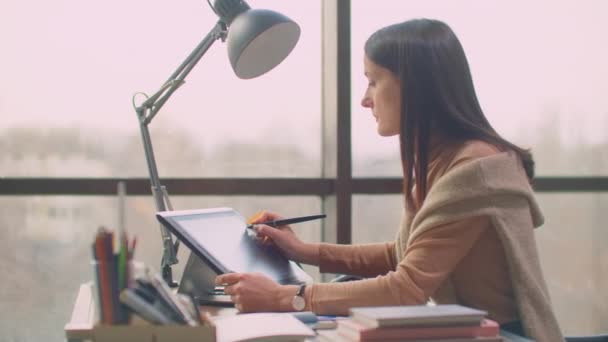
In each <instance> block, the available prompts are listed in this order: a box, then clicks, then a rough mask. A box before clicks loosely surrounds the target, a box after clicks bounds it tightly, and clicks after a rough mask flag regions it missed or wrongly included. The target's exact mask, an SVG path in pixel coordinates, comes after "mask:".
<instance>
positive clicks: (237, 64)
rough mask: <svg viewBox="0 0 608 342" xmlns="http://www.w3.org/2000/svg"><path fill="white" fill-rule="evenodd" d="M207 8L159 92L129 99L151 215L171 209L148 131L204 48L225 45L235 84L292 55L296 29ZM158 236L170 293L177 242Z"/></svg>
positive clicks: (228, 7) (264, 16)
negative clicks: (206, 20)
mask: <svg viewBox="0 0 608 342" xmlns="http://www.w3.org/2000/svg"><path fill="white" fill-rule="evenodd" d="M207 2H208V3H209V6H210V7H211V9H212V10H213V12H215V14H217V16H218V17H219V20H218V22H217V23H216V24H215V26H214V27H213V28H212V29H211V31H210V32H209V33H208V34H207V35H206V36H205V37H204V38H203V40H202V41H201V42H200V43H199V45H198V46H197V47H196V48H195V49H194V50H193V51H192V52H191V53H190V55H189V56H188V57H187V58H186V60H185V61H184V62H183V63H182V64H181V65H180V66H179V67H178V69H177V70H176V71H175V72H174V73H173V74H172V75H171V77H169V79H168V80H167V81H166V82H165V83H164V84H163V86H162V87H161V88H160V90H158V91H157V92H156V93H154V94H153V95H152V96H149V97H148V96H147V95H146V94H143V93H137V94H135V95H134V96H133V107H134V108H135V112H136V113H137V118H138V120H139V127H140V131H141V136H142V139H143V145H144V152H145V154H146V162H147V164H148V171H149V173H150V183H151V187H152V195H153V197H154V201H155V203H156V209H157V211H166V210H167V209H169V210H173V208H172V205H171V202H170V201H169V196H168V193H167V190H166V188H165V187H164V186H163V185H161V183H160V180H159V177H158V170H157V168H156V162H155V159H154V152H153V150H152V142H151V140H150V132H149V131H148V125H149V124H150V122H151V121H152V119H153V118H154V116H155V115H156V114H157V113H158V111H159V110H160V109H161V107H162V106H163V105H164V104H165V102H167V100H168V99H169V97H170V96H171V95H172V94H173V92H174V91H175V90H177V88H179V87H180V86H181V85H182V84H184V79H185V78H186V76H187V75H188V73H190V71H191V70H192V68H194V66H195V65H196V63H197V62H198V61H199V60H200V59H201V57H202V56H203V55H204V54H205V52H207V50H208V49H209V47H211V45H212V44H213V43H214V42H215V41H216V40H218V39H221V40H222V42H226V45H227V48H228V58H229V59H230V64H231V65H232V69H233V70H234V72H235V74H236V75H237V76H238V77H239V78H242V79H250V78H254V77H257V76H260V75H262V74H264V73H266V72H268V71H270V70H271V69H272V68H274V67H275V66H277V65H278V64H279V63H281V62H282V61H283V59H285V57H287V55H289V53H290V52H291V50H293V48H294V47H295V45H296V43H297V41H298V39H299V37H300V27H299V26H298V24H296V23H295V22H293V21H292V20H291V19H289V18H287V17H286V16H284V15H282V14H280V13H277V12H274V11H270V10H263V9H251V7H249V5H248V4H247V3H246V2H245V1H243V0H215V2H214V4H213V5H212V4H211V2H210V0H207ZM140 94H141V95H143V96H144V97H145V101H144V102H143V103H141V104H140V105H137V104H136V103H135V97H136V96H137V95H140ZM160 233H161V237H162V241H163V255H162V259H161V266H160V267H161V273H162V276H163V279H164V280H165V281H166V282H167V284H169V285H170V286H173V287H175V286H177V284H176V283H175V282H174V281H173V279H172V273H171V265H175V264H177V262H178V260H177V257H176V255H177V249H178V247H179V241H178V240H177V239H176V241H175V244H174V243H173V238H172V236H171V233H170V232H169V231H168V230H167V229H166V228H165V227H163V226H162V225H160Z"/></svg>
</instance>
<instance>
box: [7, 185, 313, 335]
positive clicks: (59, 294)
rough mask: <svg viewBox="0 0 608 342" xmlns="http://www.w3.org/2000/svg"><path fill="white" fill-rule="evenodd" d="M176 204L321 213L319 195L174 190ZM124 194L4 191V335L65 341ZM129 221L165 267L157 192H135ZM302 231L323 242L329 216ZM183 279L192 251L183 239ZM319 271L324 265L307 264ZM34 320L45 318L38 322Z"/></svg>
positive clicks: (145, 254) (140, 256)
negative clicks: (94, 247) (98, 241)
mask: <svg viewBox="0 0 608 342" xmlns="http://www.w3.org/2000/svg"><path fill="white" fill-rule="evenodd" d="M172 200H173V202H174V203H173V204H174V205H175V208H176V209H191V208H208V207H220V206H229V207H232V208H235V209H236V210H237V211H239V212H240V213H241V214H243V215H244V216H249V215H251V214H253V213H254V212H256V211H257V210H260V209H265V208H268V209H270V210H273V211H276V212H278V213H281V214H282V215H285V216H292V215H293V216H301V215H310V214H316V213H319V212H320V210H321V201H320V199H319V198H318V197H312V196H307V197H297V196H290V197H289V198H287V199H286V198H284V197H283V198H281V197H272V196H270V197H262V196H256V197H174V198H172ZM117 208H118V200H117V199H116V198H111V197H97V196H91V197H89V196H87V197H82V196H79V197H77V196H31V197H24V196H10V197H6V196H5V197H0V227H3V230H2V239H1V240H0V272H1V273H2V274H3V275H4V277H3V278H2V282H0V310H1V311H2V312H4V313H6V312H9V310H10V313H11V314H10V315H3V317H2V319H1V320H0V340H3V341H6V340H8V341H63V340H64V339H65V338H64V333H63V326H64V325H65V323H67V321H68V320H69V318H70V315H71V313H72V307H73V304H74V301H75V299H76V294H77V291H78V287H79V285H80V284H81V283H83V282H87V281H91V280H92V279H94V277H93V273H92V268H91V266H90V260H91V247H90V246H91V242H92V241H93V238H94V235H95V231H96V230H97V227H98V226H100V225H105V226H107V227H108V228H113V229H116V227H117V225H118V221H119V218H118V214H117V212H118V211H117ZM125 211H126V213H127V215H126V226H127V230H128V232H129V233H130V234H134V235H136V236H137V240H138V241H137V250H136V252H135V259H136V260H138V261H142V262H144V263H145V264H146V265H148V266H151V267H152V268H154V269H155V270H157V271H159V265H160V258H161V255H162V243H161V238H160V232H159V228H158V224H157V222H156V219H155V218H154V212H155V210H154V209H153V201H152V198H151V197H148V196H145V197H143V196H141V197H139V196H138V197H128V198H127V201H126V208H125ZM293 228H294V230H296V232H297V234H298V236H299V237H301V238H302V239H303V240H306V241H315V242H318V241H319V240H320V237H321V221H313V222H307V223H302V224H297V225H294V226H293ZM178 256H179V258H180V263H179V264H178V265H176V266H175V267H174V278H175V279H176V280H179V279H180V278H181V273H182V270H183V267H184V265H185V263H186V260H187V257H188V251H187V247H184V245H181V247H180V252H179V253H178ZM304 267H305V270H306V271H307V272H308V273H309V274H310V275H311V276H313V278H315V279H317V280H318V279H319V272H318V268H316V267H308V266H304ZM31 322H38V323H37V325H36V329H31Z"/></svg>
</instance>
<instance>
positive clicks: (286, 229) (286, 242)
mask: <svg viewBox="0 0 608 342" xmlns="http://www.w3.org/2000/svg"><path fill="white" fill-rule="evenodd" d="M281 219H282V217H281V216H279V215H277V214H275V213H271V212H267V211H263V212H261V213H259V214H257V215H256V217H255V219H254V220H253V221H251V222H250V223H252V224H256V223H257V222H268V221H276V220H281ZM253 229H254V230H255V232H256V233H257V237H258V239H259V240H260V241H261V243H262V244H265V245H268V244H274V245H275V246H277V247H278V248H279V249H280V250H281V252H283V254H284V255H285V256H286V257H287V258H288V259H290V260H294V261H297V262H303V263H305V264H310V265H318V264H319V245H318V244H311V243H304V242H302V241H301V240H300V239H298V237H297V236H296V234H295V233H294V232H293V230H292V229H291V227H290V226H278V227H276V228H275V227H271V226H267V225H256V226H254V228H253Z"/></svg>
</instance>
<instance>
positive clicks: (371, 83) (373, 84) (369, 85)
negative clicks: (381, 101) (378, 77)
mask: <svg viewBox="0 0 608 342" xmlns="http://www.w3.org/2000/svg"><path fill="white" fill-rule="evenodd" d="M375 85H376V82H374V81H369V82H368V83H367V86H368V87H373V86H375Z"/></svg>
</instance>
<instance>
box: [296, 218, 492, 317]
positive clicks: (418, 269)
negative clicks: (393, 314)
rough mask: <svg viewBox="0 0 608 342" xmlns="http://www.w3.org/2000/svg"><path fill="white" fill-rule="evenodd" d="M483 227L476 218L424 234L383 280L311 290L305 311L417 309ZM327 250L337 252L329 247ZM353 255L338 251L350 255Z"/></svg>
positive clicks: (317, 286) (483, 220) (484, 222)
mask: <svg viewBox="0 0 608 342" xmlns="http://www.w3.org/2000/svg"><path fill="white" fill-rule="evenodd" d="M489 226H491V223H490V219H489V218H488V217H486V216H479V217H472V218H468V219H464V220H461V221H456V222H452V223H448V224H444V225H441V226H438V227H436V228H434V229H430V230H428V231H426V232H424V233H422V234H420V235H419V236H418V237H417V238H416V239H415V240H414V241H412V243H411V245H410V246H409V248H408V249H407V251H406V252H405V255H404V257H403V259H402V260H401V262H400V263H399V264H398V265H397V266H396V268H395V269H394V270H392V271H389V272H388V273H386V274H385V275H382V276H377V277H375V278H371V279H364V280H359V281H352V282H345V283H318V284H314V285H312V286H311V288H310V290H309V291H306V297H307V300H306V302H307V309H308V310H311V311H313V312H315V313H316V314H337V315H347V314H348V309H349V308H351V307H356V306H379V305H414V304H423V303H425V302H426V301H427V300H428V298H429V297H430V296H431V295H432V294H433V293H434V292H435V290H436V289H437V288H438V287H439V286H440V285H441V283H442V281H443V280H444V279H446V277H448V275H449V274H450V273H451V272H452V271H453V270H454V269H455V268H456V266H457V265H458V263H459V261H460V260H461V259H462V258H463V257H464V256H465V255H466V254H467V253H468V251H469V250H470V249H471V247H472V246H473V245H474V244H475V242H476V241H477V240H478V239H479V238H480V236H481V234H482V233H483V232H484V231H485V229H486V228H488V227H489ZM326 248H327V247H326ZM376 248H378V247H376ZM330 250H333V251H334V252H335V251H338V249H336V250H334V249H333V247H332V248H331V249H330ZM326 251H327V250H326ZM356 251H357V250H356V249H348V250H346V249H345V250H342V251H339V252H342V253H352V254H356ZM354 259H356V258H354ZM341 265H346V263H342V264H341ZM354 265H357V266H359V265H363V263H361V262H355V263H354ZM349 266H352V265H349ZM370 273H373V272H370ZM375 273H379V272H375Z"/></svg>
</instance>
